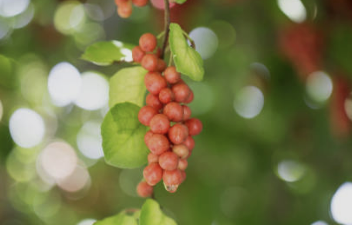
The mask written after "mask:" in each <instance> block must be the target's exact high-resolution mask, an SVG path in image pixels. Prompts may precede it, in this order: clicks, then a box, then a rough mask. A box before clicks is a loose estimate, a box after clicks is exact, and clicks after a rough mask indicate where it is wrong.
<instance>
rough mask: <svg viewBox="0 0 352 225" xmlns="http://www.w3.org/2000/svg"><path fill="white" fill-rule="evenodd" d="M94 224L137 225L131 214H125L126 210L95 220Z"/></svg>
mask: <svg viewBox="0 0 352 225" xmlns="http://www.w3.org/2000/svg"><path fill="white" fill-rule="evenodd" d="M94 225H138V223H137V220H136V219H135V218H134V217H133V216H129V215H126V212H121V213H119V214H117V215H115V216H112V217H108V218H105V219H103V220H100V221H97V222H95V223H94Z"/></svg>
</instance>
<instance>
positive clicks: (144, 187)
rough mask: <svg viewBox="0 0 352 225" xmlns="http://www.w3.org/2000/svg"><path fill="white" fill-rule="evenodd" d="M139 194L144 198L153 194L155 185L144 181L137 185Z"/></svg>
mask: <svg viewBox="0 0 352 225" xmlns="http://www.w3.org/2000/svg"><path fill="white" fill-rule="evenodd" d="M137 194H138V195H139V196H140V197H142V198H147V197H150V196H151V195H152V194H153V187H152V186H150V185H149V184H148V183H147V182H145V181H142V182H140V183H139V184H138V186H137Z"/></svg>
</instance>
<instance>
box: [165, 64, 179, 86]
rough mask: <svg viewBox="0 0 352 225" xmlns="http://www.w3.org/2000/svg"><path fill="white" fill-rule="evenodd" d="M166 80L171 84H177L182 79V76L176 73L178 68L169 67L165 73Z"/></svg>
mask: <svg viewBox="0 0 352 225" xmlns="http://www.w3.org/2000/svg"><path fill="white" fill-rule="evenodd" d="M164 76H165V79H166V80H167V82H169V83H170V84H176V83H177V82H179V81H180V79H181V74H180V73H179V72H177V71H176V67H174V66H169V67H168V68H166V70H165V72H164Z"/></svg>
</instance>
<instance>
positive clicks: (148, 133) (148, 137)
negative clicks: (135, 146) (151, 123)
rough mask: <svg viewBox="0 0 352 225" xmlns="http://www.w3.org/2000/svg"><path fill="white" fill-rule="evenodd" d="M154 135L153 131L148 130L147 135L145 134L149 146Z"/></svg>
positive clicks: (145, 140) (145, 141)
mask: <svg viewBox="0 0 352 225" xmlns="http://www.w3.org/2000/svg"><path fill="white" fill-rule="evenodd" d="M152 136H153V132H151V131H148V132H147V133H146V134H145V135H144V143H145V144H146V145H147V146H148V144H147V143H148V142H149V140H150V138H151V137H152Z"/></svg>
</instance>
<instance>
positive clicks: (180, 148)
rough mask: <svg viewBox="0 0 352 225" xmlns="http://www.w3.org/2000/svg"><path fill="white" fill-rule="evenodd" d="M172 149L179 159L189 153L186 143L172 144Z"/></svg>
mask: <svg viewBox="0 0 352 225" xmlns="http://www.w3.org/2000/svg"><path fill="white" fill-rule="evenodd" d="M172 151H173V152H174V153H175V154H176V155H177V156H178V157H180V158H181V159H185V158H187V156H188V154H189V150H188V148H187V146H186V145H184V144H180V145H174V146H173V147H172Z"/></svg>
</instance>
